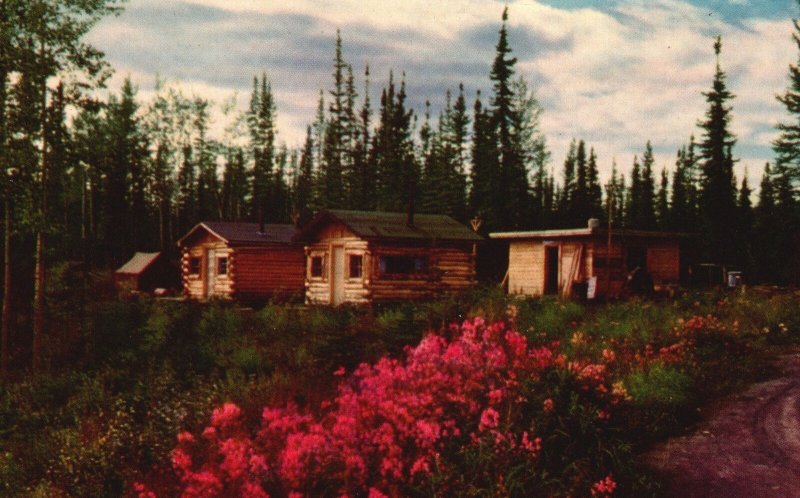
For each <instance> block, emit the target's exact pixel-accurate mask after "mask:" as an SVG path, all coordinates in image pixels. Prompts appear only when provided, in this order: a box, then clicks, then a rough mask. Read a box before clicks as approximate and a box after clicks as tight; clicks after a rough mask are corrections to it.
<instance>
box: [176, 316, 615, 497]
mask: <svg viewBox="0 0 800 498" xmlns="http://www.w3.org/2000/svg"><path fill="white" fill-rule="evenodd" d="M450 333H452V334H453V335H454V336H455V337H454V339H452V340H449V341H448V340H446V339H445V338H444V337H441V336H438V335H432V334H431V335H428V336H426V337H425V338H424V339H423V340H422V342H420V344H419V345H418V346H416V347H414V348H409V349H408V350H407V351H406V354H405V358H404V359H403V360H392V359H388V358H384V359H381V360H380V361H378V362H377V363H376V364H375V365H369V364H366V363H365V364H362V365H360V366H359V367H358V368H357V369H356V370H355V372H353V373H352V375H351V376H350V377H348V378H347V379H345V380H344V381H343V382H342V383H340V385H339V390H338V394H337V396H336V397H335V398H334V399H333V401H332V402H330V403H327V402H325V403H323V408H322V410H321V411H320V413H319V414H314V413H312V412H310V411H308V410H301V409H299V408H298V407H297V406H296V405H293V404H290V405H288V406H286V407H285V408H271V407H267V408H265V409H264V410H263V413H262V417H261V424H260V427H259V429H258V430H257V431H256V432H255V434H254V435H253V434H251V433H250V432H249V431H248V430H247V429H246V426H245V424H244V420H243V418H242V415H241V410H240V409H239V408H238V407H237V406H236V405H234V404H225V405H223V406H222V407H221V408H218V409H216V410H215V411H214V413H213V415H212V418H211V424H210V425H209V426H208V427H206V428H205V429H204V430H203V431H202V433H200V434H198V435H193V434H192V433H189V432H183V433H181V434H180V435H179V436H178V439H179V441H180V443H179V446H178V447H177V448H176V449H175V450H174V451H173V453H172V462H173V465H174V467H175V468H176V471H177V472H178V474H179V476H180V480H181V487H182V493H183V495H185V496H252V497H264V496H268V495H277V496H301V495H302V496H343V495H346V496H355V495H358V494H359V493H360V492H363V491H364V490H368V493H369V495H370V496H372V497H379V496H434V495H435V496H439V495H443V494H450V493H455V494H456V495H462V494H465V493H466V494H469V495H474V496H507V495H513V496H530V495H531V493H532V492H533V493H534V494H536V495H541V496H548V495H552V494H553V493H558V494H580V495H588V494H590V493H591V492H592V486H593V485H595V483H597V487H598V489H599V488H600V487H601V486H606V487H610V488H611V489H613V487H614V486H615V484H614V483H613V479H612V478H611V477H610V475H609V469H610V468H611V467H612V466H613V462H614V461H615V460H618V459H620V457H621V455H619V454H617V451H618V450H622V449H624V445H620V444H619V443H615V442H610V441H609V440H612V441H613V440H614V439H615V437H616V436H615V435H614V433H613V431H611V430H610V429H609V420H610V419H611V417H612V413H613V412H614V411H615V408H616V405H617V404H618V403H619V402H620V401H621V400H623V399H624V398H625V396H626V394H625V390H624V388H623V387H622V386H621V384H619V385H613V386H612V384H611V382H610V377H609V375H608V365H607V363H597V364H596V363H591V362H587V361H581V360H578V361H569V362H568V361H567V358H566V357H565V356H564V355H563V354H559V353H558V352H557V350H556V349H555V348H552V347H547V346H542V347H533V346H531V345H530V344H529V343H528V341H527V339H526V338H525V337H524V336H522V335H521V334H519V333H518V332H515V331H513V330H508V329H507V328H506V326H505V324H504V323H502V322H498V323H494V324H492V325H488V326H487V325H485V324H484V322H483V320H482V319H480V318H476V319H475V320H473V321H466V322H464V323H463V325H462V326H461V329H460V330H459V328H458V327H457V326H455V327H453V328H452V329H451V330H450ZM607 358H610V357H607ZM342 370H343V369H342ZM337 374H339V375H341V374H343V371H339V372H337ZM567 434H568V436H566V437H565V435H567ZM543 438H544V439H545V441H544V444H546V445H547V453H546V454H545V455H544V456H543V455H542V451H543V448H542V445H543ZM576 440H580V441H582V444H581V445H580V446H575V445H574V444H571V443H572V442H573V441H576ZM608 450H611V451H608ZM559 460H567V461H569V462H570V463H571V465H569V466H567V467H562V466H561V462H560V461H559ZM556 472H558V474H556ZM551 473H552V475H559V476H560V477H559V479H552V478H551ZM602 483H605V484H602Z"/></svg>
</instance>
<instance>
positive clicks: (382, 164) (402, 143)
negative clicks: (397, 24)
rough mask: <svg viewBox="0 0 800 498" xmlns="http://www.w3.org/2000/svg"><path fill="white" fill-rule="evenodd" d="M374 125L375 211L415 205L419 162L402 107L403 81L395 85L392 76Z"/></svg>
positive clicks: (409, 114)
mask: <svg viewBox="0 0 800 498" xmlns="http://www.w3.org/2000/svg"><path fill="white" fill-rule="evenodd" d="M379 116H380V117H379V122H378V127H377V129H376V130H375V138H374V147H373V148H374V154H375V156H374V157H375V159H374V160H375V166H376V174H377V188H378V191H377V192H378V195H377V202H376V208H377V209H378V210H379V211H395V212H405V211H406V210H409V209H413V204H416V205H418V204H419V199H418V198H417V197H418V195H419V177H420V172H419V166H418V164H417V161H416V158H415V155H414V144H413V141H412V136H411V122H412V119H413V111H411V110H410V109H406V90H405V81H401V83H400V88H399V90H396V89H395V84H394V77H393V75H392V74H391V73H390V74H389V84H388V86H387V87H386V88H385V89H384V90H383V92H382V93H381V108H380V111H379Z"/></svg>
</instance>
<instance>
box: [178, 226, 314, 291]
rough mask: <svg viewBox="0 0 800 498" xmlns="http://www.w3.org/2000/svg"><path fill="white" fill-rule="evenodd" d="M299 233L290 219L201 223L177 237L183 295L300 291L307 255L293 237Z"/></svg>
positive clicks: (301, 289)
mask: <svg viewBox="0 0 800 498" xmlns="http://www.w3.org/2000/svg"><path fill="white" fill-rule="evenodd" d="M262 230H263V231H262ZM296 233H297V229H296V228H295V226H294V225H288V224H267V225H263V226H262V225H260V224H259V223H238V222H226V221H204V222H201V223H198V224H197V225H195V227H194V228H192V229H191V230H189V232H188V233H187V234H186V235H184V236H183V237H182V238H181V239H180V240H179V241H178V246H179V247H180V248H181V254H182V256H181V274H182V277H183V293H184V295H185V296H186V297H189V298H192V299H199V300H207V299H211V298H222V299H236V300H239V301H252V302H263V301H265V300H268V299H271V298H274V297H290V296H292V295H296V296H298V297H299V296H301V295H302V292H303V274H304V268H305V255H304V253H303V246H302V245H299V244H295V243H294V242H292V237H294V235H295V234H296Z"/></svg>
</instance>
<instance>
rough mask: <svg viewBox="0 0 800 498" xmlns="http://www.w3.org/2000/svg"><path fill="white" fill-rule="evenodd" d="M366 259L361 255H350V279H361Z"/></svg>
mask: <svg viewBox="0 0 800 498" xmlns="http://www.w3.org/2000/svg"><path fill="white" fill-rule="evenodd" d="M363 264H364V257H363V256H362V255H360V254H357V255H356V254H351V255H350V278H361V275H362V273H363Z"/></svg>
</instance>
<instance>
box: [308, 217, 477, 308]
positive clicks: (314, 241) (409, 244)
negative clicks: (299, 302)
mask: <svg viewBox="0 0 800 498" xmlns="http://www.w3.org/2000/svg"><path fill="white" fill-rule="evenodd" d="M295 240H297V241H301V242H303V243H305V252H306V262H307V264H306V271H305V289H306V302H307V303H309V304H332V305H339V304H342V303H381V302H398V301H405V300H418V299H430V298H433V297H435V296H439V295H442V294H445V293H449V292H457V291H461V290H464V289H468V288H470V287H472V286H473V285H475V249H476V244H477V243H478V242H480V241H481V240H483V239H482V237H481V236H480V235H478V234H477V233H475V232H474V231H473V230H471V229H469V228H467V227H466V226H464V225H462V224H460V223H458V222H457V221H455V220H454V219H452V218H450V217H449V216H444V215H431V214H419V215H408V214H406V213H386V212H370V211H345V210H329V211H323V212H321V213H319V214H317V216H315V217H314V219H312V220H311V221H310V222H309V223H308V224H307V225H306V226H305V227H304V228H303V230H302V231H301V232H300V233H299V234H298V235H297V237H296V238H295Z"/></svg>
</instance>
